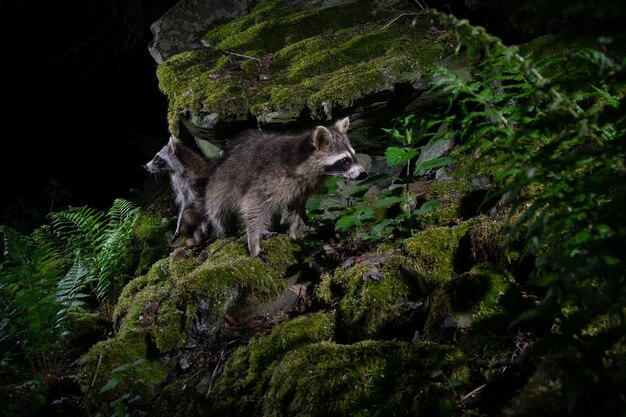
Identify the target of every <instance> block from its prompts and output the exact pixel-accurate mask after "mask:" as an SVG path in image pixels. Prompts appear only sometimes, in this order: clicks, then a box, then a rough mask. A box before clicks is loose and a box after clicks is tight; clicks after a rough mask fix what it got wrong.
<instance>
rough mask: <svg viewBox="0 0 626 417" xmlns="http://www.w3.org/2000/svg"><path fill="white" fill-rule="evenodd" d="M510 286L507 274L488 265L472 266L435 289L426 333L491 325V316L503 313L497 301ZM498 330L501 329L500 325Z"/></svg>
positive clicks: (510, 281)
mask: <svg viewBox="0 0 626 417" xmlns="http://www.w3.org/2000/svg"><path fill="white" fill-rule="evenodd" d="M512 285H514V281H513V278H512V277H511V276H510V274H508V273H506V272H503V271H499V270H497V269H495V268H493V267H492V266H491V265H489V264H480V265H476V266H475V267H474V268H472V270H471V271H469V272H468V273H465V274H461V275H459V276H458V277H456V278H454V279H452V280H450V281H448V282H446V283H445V284H444V285H443V286H442V287H441V288H440V289H439V290H438V292H437V294H436V295H435V299H434V301H433V305H432V307H431V314H429V317H428V321H427V323H426V324H427V326H426V329H425V330H426V333H427V334H431V333H436V332H438V331H440V329H442V328H444V327H449V326H454V327H470V326H480V322H481V321H485V320H489V322H490V323H492V321H491V319H492V318H493V317H495V316H501V315H504V314H505V311H504V309H503V307H502V305H501V304H500V300H501V298H502V297H503V296H504V294H505V293H506V291H507V290H508V289H509V287H510V286H512ZM499 327H500V330H502V326H499ZM492 330H496V329H492Z"/></svg>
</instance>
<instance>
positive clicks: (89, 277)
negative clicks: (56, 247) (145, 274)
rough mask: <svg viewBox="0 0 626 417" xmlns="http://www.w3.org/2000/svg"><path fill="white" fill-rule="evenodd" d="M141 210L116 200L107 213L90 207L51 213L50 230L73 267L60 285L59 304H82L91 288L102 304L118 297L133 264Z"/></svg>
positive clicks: (123, 201)
mask: <svg viewBox="0 0 626 417" xmlns="http://www.w3.org/2000/svg"><path fill="white" fill-rule="evenodd" d="M138 213H139V209H138V208H137V207H136V206H135V205H134V204H133V203H131V202H130V201H127V200H123V199H116V200H115V201H114V202H113V205H112V206H111V208H110V209H109V211H108V212H107V213H106V214H105V213H103V212H101V211H98V210H94V209H92V208H89V207H80V208H72V209H68V210H65V211H62V212H58V213H52V214H51V215H50V218H51V227H50V231H51V233H53V234H54V236H55V237H56V238H58V239H59V241H60V242H61V243H62V244H63V247H64V254H65V256H67V257H69V258H70V259H72V267H71V268H70V269H69V271H68V272H67V274H66V276H65V278H63V279H62V280H61V282H59V291H58V293H57V296H58V301H60V302H62V303H64V305H66V306H71V305H80V304H81V301H80V300H81V299H84V298H85V297H87V296H88V294H85V290H91V289H92V287H95V288H93V289H94V291H95V294H96V296H97V297H98V299H100V300H101V301H103V302H106V301H108V300H110V299H111V298H112V297H114V296H115V295H117V291H119V289H120V287H121V284H122V277H123V275H124V274H125V273H126V272H127V270H128V269H129V267H130V263H131V262H132V252H130V251H129V250H128V248H127V245H128V242H129V240H130V237H131V232H132V227H133V225H134V222H135V220H136V219H137V215H138Z"/></svg>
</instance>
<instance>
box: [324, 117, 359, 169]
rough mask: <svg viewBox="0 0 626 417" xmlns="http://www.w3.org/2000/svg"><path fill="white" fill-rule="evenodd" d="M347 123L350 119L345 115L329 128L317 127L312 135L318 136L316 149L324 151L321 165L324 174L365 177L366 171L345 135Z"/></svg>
mask: <svg viewBox="0 0 626 417" xmlns="http://www.w3.org/2000/svg"><path fill="white" fill-rule="evenodd" d="M349 124H350V121H349V119H348V118H347V117H346V118H345V119H343V120H339V121H338V122H337V123H336V124H335V126H333V128H331V129H330V130H328V129H326V128H323V127H318V129H317V131H316V133H315V134H314V135H316V136H318V138H317V142H318V144H319V145H321V146H319V147H318V149H319V150H321V151H322V152H324V153H325V158H324V159H323V165H324V173H325V174H326V175H333V176H336V177H342V178H347V179H351V180H363V179H365V178H367V173H366V172H365V169H363V167H362V166H361V164H359V161H358V160H357V158H356V154H355V152H354V149H352V146H351V145H350V141H349V140H348V136H347V135H346V132H347V131H348V125H349Z"/></svg>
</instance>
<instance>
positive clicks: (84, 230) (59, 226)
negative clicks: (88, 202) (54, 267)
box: [49, 206, 105, 253]
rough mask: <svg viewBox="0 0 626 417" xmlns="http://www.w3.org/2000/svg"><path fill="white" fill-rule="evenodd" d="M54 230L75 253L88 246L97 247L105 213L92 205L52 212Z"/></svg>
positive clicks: (69, 249)
mask: <svg viewBox="0 0 626 417" xmlns="http://www.w3.org/2000/svg"><path fill="white" fill-rule="evenodd" d="M49 217H50V220H51V225H52V230H53V231H54V233H55V235H56V236H58V237H59V238H60V239H62V240H63V241H64V242H65V244H66V245H67V247H68V250H67V253H74V252H76V251H77V250H79V249H84V248H87V247H90V248H96V247H97V246H98V243H99V242H100V240H101V237H102V231H103V228H104V225H105V223H104V220H103V218H104V213H103V212H101V211H100V210H96V209H93V208H91V207H86V206H85V207H73V208H70V209H68V210H64V211H60V212H55V213H50V215H49Z"/></svg>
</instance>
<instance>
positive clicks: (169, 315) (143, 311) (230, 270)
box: [80, 236, 304, 407]
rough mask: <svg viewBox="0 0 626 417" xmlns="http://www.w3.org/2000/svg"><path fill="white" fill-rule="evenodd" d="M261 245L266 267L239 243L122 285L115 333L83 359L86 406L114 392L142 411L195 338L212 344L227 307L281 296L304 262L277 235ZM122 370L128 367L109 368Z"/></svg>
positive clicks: (158, 267)
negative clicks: (105, 388) (102, 389)
mask: <svg viewBox="0 0 626 417" xmlns="http://www.w3.org/2000/svg"><path fill="white" fill-rule="evenodd" d="M261 247H262V248H263V249H264V250H265V251H266V252H267V261H265V262H264V261H262V260H260V259H258V258H251V257H250V256H249V255H248V252H247V249H246V246H245V245H244V242H243V240H238V241H229V240H220V241H216V242H215V243H213V244H212V245H211V246H209V247H208V248H207V251H208V254H209V255H208V259H206V260H205V261H203V262H201V261H200V260H199V259H198V258H197V257H196V256H194V254H193V253H192V252H191V251H190V250H188V249H184V248H179V249H176V250H174V251H173V252H172V253H171V254H170V256H169V257H168V258H166V259H162V260H160V261H158V262H156V263H155V264H154V265H153V266H152V268H150V271H149V272H148V273H147V274H146V275H144V276H142V277H139V278H136V279H134V280H132V281H131V282H130V283H129V284H128V285H126V287H125V288H124V289H123V291H122V293H121V295H120V297H119V301H118V303H117V305H116V308H115V311H114V314H113V319H114V326H115V330H116V332H115V336H114V337H112V338H111V339H108V340H105V341H103V342H100V343H98V344H96V345H94V346H93V347H92V348H91V349H90V350H89V352H88V353H87V354H86V355H84V356H83V358H82V359H81V367H80V374H81V388H82V389H83V391H84V392H85V393H86V397H87V401H88V403H89V404H92V405H95V404H98V402H100V403H101V404H108V402H109V401H110V400H111V399H114V398H116V397H115V395H119V394H121V393H129V394H132V396H133V397H134V396H136V395H139V396H140V397H141V399H140V400H137V405H138V406H139V407H141V404H145V403H144V402H145V401H149V400H150V399H151V398H152V394H153V393H154V391H155V390H156V389H157V388H158V387H159V386H160V385H161V384H162V383H164V379H165V377H166V375H167V373H168V372H169V371H171V370H172V369H174V367H175V366H176V352H177V351H178V350H180V349H181V348H182V347H183V346H186V345H187V344H190V343H191V344H197V343H196V342H197V341H198V340H201V341H202V342H203V343H204V344H208V343H210V342H211V341H212V340H213V338H214V337H215V334H216V333H217V331H218V330H219V328H220V326H221V323H222V321H223V317H224V315H225V314H226V312H227V311H228V309H229V308H233V309H234V308H237V309H239V308H244V307H245V306H247V305H249V304H254V303H256V302H259V301H267V300H271V299H272V298H273V297H276V296H277V295H279V294H281V293H282V292H283V291H285V287H286V286H287V284H288V283H289V280H290V278H292V277H293V276H294V275H297V273H298V270H300V269H301V268H294V269H293V273H287V272H286V271H287V270H289V267H292V266H294V265H300V262H302V261H303V259H304V258H302V257H301V254H300V249H299V246H298V245H296V244H294V243H293V242H291V241H290V240H289V239H288V238H287V237H286V236H277V237H274V238H271V239H268V240H266V241H263V242H261ZM199 321H200V322H199ZM142 360H145V361H143V362H141V363H139V364H137V365H136V366H135V365H133V366H130V365H129V364H133V363H135V362H137V361H142ZM120 366H122V367H125V368H128V369H124V370H123V372H122V371H117V373H116V372H114V371H113V370H114V369H116V368H118V367H120ZM144 371H145V372H144ZM112 373H115V375H112ZM144 373H151V374H150V377H149V378H148V376H147V375H144ZM112 376H115V377H116V378H117V379H119V382H118V384H117V386H116V387H115V389H113V390H110V391H107V392H106V393H103V394H102V396H99V395H98V390H99V388H100V387H101V386H103V385H104V384H105V383H106V382H107V381H108V380H109V379H110V378H111V377H112Z"/></svg>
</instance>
